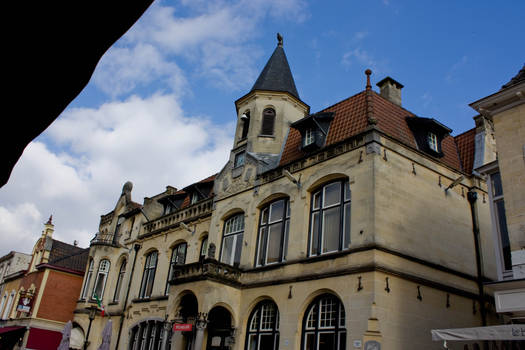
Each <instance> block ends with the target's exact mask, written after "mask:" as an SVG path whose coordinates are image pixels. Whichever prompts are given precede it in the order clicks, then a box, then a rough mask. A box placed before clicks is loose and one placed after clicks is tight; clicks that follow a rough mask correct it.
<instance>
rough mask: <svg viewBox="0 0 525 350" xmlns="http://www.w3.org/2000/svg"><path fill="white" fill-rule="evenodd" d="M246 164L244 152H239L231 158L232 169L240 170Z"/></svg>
mask: <svg viewBox="0 0 525 350" xmlns="http://www.w3.org/2000/svg"><path fill="white" fill-rule="evenodd" d="M245 163H246V151H241V152H238V153H236V154H235V157H233V168H240V167H242V166H244V164H245Z"/></svg>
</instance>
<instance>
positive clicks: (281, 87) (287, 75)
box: [251, 33, 300, 99]
mask: <svg viewBox="0 0 525 350" xmlns="http://www.w3.org/2000/svg"><path fill="white" fill-rule="evenodd" d="M277 41H278V43H277V47H276V48H275V50H274V52H273V54H272V56H271V57H270V59H269V60H268V62H267V63H266V66H264V69H263V70H262V72H261V74H260V75H259V78H257V81H256V82H255V84H253V87H252V89H251V91H254V90H268V91H282V92H288V93H290V94H291V95H293V96H294V97H296V98H298V99H300V98H299V94H298V93H297V89H296V87H295V82H294V80H293V76H292V71H291V70H290V66H289V65H288V60H287V59H286V54H285V53H284V49H283V37H282V36H281V35H280V34H279V33H277Z"/></svg>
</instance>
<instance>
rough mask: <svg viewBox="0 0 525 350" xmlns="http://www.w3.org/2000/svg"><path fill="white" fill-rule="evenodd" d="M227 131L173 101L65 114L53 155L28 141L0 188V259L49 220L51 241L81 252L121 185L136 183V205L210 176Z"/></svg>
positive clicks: (54, 136)
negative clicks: (51, 221)
mask: <svg viewBox="0 0 525 350" xmlns="http://www.w3.org/2000/svg"><path fill="white" fill-rule="evenodd" d="M233 128H234V125H233V124H228V125H216V124H214V123H212V122H211V121H210V120H209V119H207V118H205V117H202V116H194V117H191V118H189V117H187V116H185V115H184V113H183V111H182V109H181V107H180V105H179V104H178V102H177V100H176V98H175V96H174V95H160V94H157V95H154V96H151V97H149V98H140V97H138V96H133V97H131V98H129V99H127V100H126V101H123V102H111V103H106V104H104V105H102V106H100V108H97V109H88V108H76V109H71V110H67V111H66V112H65V113H64V114H63V115H62V116H61V117H60V118H59V119H58V120H57V121H56V122H55V123H54V124H53V125H52V126H51V127H50V128H49V129H48V130H47V136H48V138H49V139H51V140H52V141H53V142H54V144H53V149H54V151H52V150H51V149H50V148H48V147H47V146H46V145H44V144H43V143H41V142H39V141H35V142H32V143H31V144H30V145H29V147H28V148H27V149H26V151H25V152H24V154H23V156H22V158H21V159H20V161H19V163H18V164H17V166H16V167H15V169H14V171H13V175H12V177H11V179H10V181H9V183H8V184H7V185H5V186H4V187H3V188H2V189H0V202H1V203H2V205H0V223H3V228H5V230H3V233H2V240H3V241H4V242H12V243H10V244H9V245H3V246H2V247H0V254H3V253H7V252H8V251H9V250H11V249H14V250H20V251H25V252H27V251H30V249H31V248H32V244H34V242H35V239H36V238H37V237H38V236H39V234H40V232H41V230H42V223H43V222H44V221H45V219H47V218H44V217H46V216H48V215H50V214H53V216H54V223H55V225H56V231H55V232H56V233H55V238H57V239H63V240H65V241H66V242H69V243H72V242H73V240H78V241H79V242H80V244H81V246H87V245H88V244H89V239H90V238H91V237H92V235H93V234H94V233H95V232H96V229H97V227H98V218H99V217H100V215H101V214H104V213H107V212H109V211H111V210H112V209H113V206H114V205H115V203H116V200H117V199H118V195H119V194H120V191H121V188H122V185H123V184H124V182H126V181H128V180H130V181H132V182H133V183H134V190H133V198H134V200H135V201H137V202H142V199H143V197H145V196H152V195H155V194H157V193H160V192H162V191H163V190H164V188H165V186H166V185H173V186H175V187H178V188H181V187H182V186H185V185H188V184H190V183H192V182H194V181H197V180H200V179H202V178H205V177H207V176H209V175H212V174H213V173H214V172H217V171H219V170H220V169H221V168H222V166H223V165H224V164H225V163H226V161H227V158H228V154H229V152H228V151H229V149H230V147H231V140H232V137H233V136H232V134H233ZM66 152H67V153H66ZM18 237H25V239H23V240H22V239H18Z"/></svg>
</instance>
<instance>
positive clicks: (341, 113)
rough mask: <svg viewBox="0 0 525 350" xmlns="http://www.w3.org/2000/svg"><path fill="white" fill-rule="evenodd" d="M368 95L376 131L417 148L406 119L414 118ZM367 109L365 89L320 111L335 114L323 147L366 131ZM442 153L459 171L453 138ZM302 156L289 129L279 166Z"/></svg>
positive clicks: (296, 136)
mask: <svg viewBox="0 0 525 350" xmlns="http://www.w3.org/2000/svg"><path fill="white" fill-rule="evenodd" d="M371 92H372V94H371V102H372V104H373V118H374V119H376V121H377V125H376V126H377V128H378V129H379V130H381V131H383V132H384V133H385V134H387V135H389V136H391V137H393V138H394V139H396V140H398V141H401V142H403V143H404V144H406V145H408V146H410V147H412V148H415V149H417V145H416V142H415V138H414V135H413V133H412V131H411V130H410V128H409V127H408V124H407V122H406V120H405V118H406V117H407V116H415V115H414V114H413V113H411V112H410V111H408V110H406V109H404V108H402V107H400V106H398V105H396V104H394V103H392V102H390V101H388V100H387V99H385V98H383V97H381V96H380V95H379V94H377V93H376V92H375V91H371ZM366 107H367V105H366V90H365V91H362V92H360V93H358V94H356V95H354V96H352V97H349V98H347V99H346V100H343V101H341V102H339V103H336V104H335V105H333V106H330V107H328V108H326V109H324V110H322V111H321V112H335V116H334V120H333V121H332V123H331V125H330V130H329V131H328V135H327V137H326V144H325V146H330V145H333V144H335V143H338V142H340V141H343V140H345V139H348V138H350V137H352V136H354V135H357V134H359V133H361V132H363V131H365V129H366V128H367V127H368V122H367V120H368V118H367V115H366V109H367V108H366ZM442 150H443V153H444V156H443V157H442V158H440V159H439V160H440V161H441V162H443V163H445V164H447V165H448V166H451V167H453V168H455V169H461V163H460V160H459V157H458V152H457V149H456V144H455V142H454V138H453V137H452V136H447V137H445V138H444V139H443V143H442ZM305 155H306V153H305V152H303V151H302V150H301V134H300V133H299V131H298V130H295V129H293V128H292V129H290V132H289V134H288V139H287V141H286V145H285V147H284V150H283V154H282V157H281V161H280V164H279V165H286V164H288V163H290V162H292V161H294V160H297V159H300V158H302V157H304V156H305Z"/></svg>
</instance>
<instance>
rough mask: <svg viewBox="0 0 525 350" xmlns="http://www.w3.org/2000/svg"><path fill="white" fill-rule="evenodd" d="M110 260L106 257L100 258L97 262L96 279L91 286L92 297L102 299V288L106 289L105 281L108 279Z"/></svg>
mask: <svg viewBox="0 0 525 350" xmlns="http://www.w3.org/2000/svg"><path fill="white" fill-rule="evenodd" d="M109 267H110V262H109V260H107V259H103V260H100V263H99V264H98V272H97V279H96V280H95V285H94V287H93V295H92V296H91V297H92V298H93V299H97V298H98V299H100V300H102V296H103V295H104V289H106V281H107V279H108V273H109Z"/></svg>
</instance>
